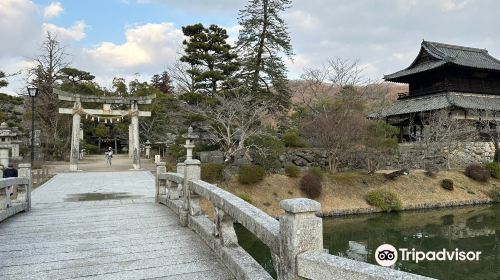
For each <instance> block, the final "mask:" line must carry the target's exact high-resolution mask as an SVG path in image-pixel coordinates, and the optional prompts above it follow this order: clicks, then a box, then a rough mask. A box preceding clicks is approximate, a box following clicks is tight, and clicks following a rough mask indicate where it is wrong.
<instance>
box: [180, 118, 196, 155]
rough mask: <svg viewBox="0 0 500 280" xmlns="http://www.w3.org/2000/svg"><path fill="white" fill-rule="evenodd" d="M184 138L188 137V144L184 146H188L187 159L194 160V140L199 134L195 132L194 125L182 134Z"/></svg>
mask: <svg viewBox="0 0 500 280" xmlns="http://www.w3.org/2000/svg"><path fill="white" fill-rule="evenodd" d="M182 137H184V139H186V144H185V145H184V148H186V160H192V159H193V149H194V147H195V146H194V140H195V139H198V136H197V135H196V134H194V133H193V127H191V126H190V127H189V128H188V133H186V134H184V135H182Z"/></svg>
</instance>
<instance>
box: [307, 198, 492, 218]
mask: <svg viewBox="0 0 500 280" xmlns="http://www.w3.org/2000/svg"><path fill="white" fill-rule="evenodd" d="M495 202H496V201H494V200H492V199H491V198H481V199H468V200H461V201H443V202H427V203H415V204H410V205H407V206H404V207H403V208H402V210H403V211H405V210H424V209H437V208H445V207H460V206H473V205H481V204H489V203H495ZM381 212H384V211H383V210H382V209H380V208H377V207H363V208H349V209H338V210H333V211H327V212H319V213H317V214H316V215H317V216H319V217H323V218H326V217H336V216H347V215H357V214H373V213H381Z"/></svg>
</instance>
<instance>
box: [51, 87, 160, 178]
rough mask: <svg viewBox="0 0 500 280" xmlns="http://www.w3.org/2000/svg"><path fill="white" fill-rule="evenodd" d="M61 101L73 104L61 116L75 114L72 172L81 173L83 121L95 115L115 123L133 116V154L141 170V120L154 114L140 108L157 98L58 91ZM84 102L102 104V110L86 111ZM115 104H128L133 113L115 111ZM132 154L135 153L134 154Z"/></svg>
mask: <svg viewBox="0 0 500 280" xmlns="http://www.w3.org/2000/svg"><path fill="white" fill-rule="evenodd" d="M54 92H55V93H57V95H58V98H59V100H62V101H69V102H73V108H59V113H60V114H68V115H73V125H72V133H71V155H70V166H69V170H70V171H78V161H79V158H80V157H79V154H80V137H79V135H80V121H81V116H82V115H84V116H86V117H88V116H91V117H92V118H97V119H98V120H99V119H100V118H102V119H105V120H108V119H110V120H111V122H112V121H113V119H116V120H120V119H123V118H124V117H127V116H129V117H130V126H129V155H130V156H131V157H132V164H133V167H134V169H136V170H137V169H141V159H140V154H141V152H140V146H139V145H140V141H139V117H151V112H147V111H139V105H143V104H151V103H152V102H153V99H154V98H155V97H156V95H150V96H140V97H135V96H134V97H119V96H96V95H81V94H74V93H68V92H64V91H61V90H58V89H54ZM82 103H97V104H102V106H103V108H102V109H84V108H83V106H82ZM111 105H127V106H129V108H130V109H129V110H115V109H111ZM130 151H131V152H130Z"/></svg>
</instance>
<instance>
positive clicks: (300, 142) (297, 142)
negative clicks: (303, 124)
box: [283, 130, 306, 148]
mask: <svg viewBox="0 0 500 280" xmlns="http://www.w3.org/2000/svg"><path fill="white" fill-rule="evenodd" d="M283 142H284V143H285V146H287V147H291V148H303V147H305V146H306V143H305V141H304V139H302V137H300V135H299V133H298V132H297V131H294V130H288V131H286V132H285V133H284V134H283Z"/></svg>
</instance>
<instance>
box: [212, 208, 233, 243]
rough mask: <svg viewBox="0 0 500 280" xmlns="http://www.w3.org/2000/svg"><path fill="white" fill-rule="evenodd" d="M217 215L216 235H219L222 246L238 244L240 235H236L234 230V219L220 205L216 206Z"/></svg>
mask: <svg viewBox="0 0 500 280" xmlns="http://www.w3.org/2000/svg"><path fill="white" fill-rule="evenodd" d="M215 215H216V216H215V232H214V235H215V236H216V237H219V240H220V242H221V244H222V246H225V247H236V246H238V236H236V232H235V231H234V219H233V218H232V217H231V216H229V215H228V214H226V213H224V211H222V209H219V208H218V207H216V208H215Z"/></svg>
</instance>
